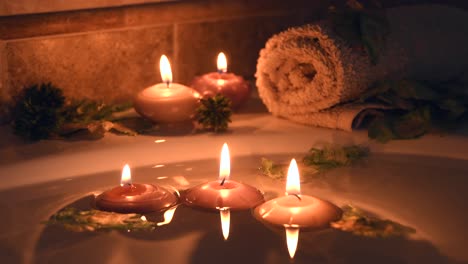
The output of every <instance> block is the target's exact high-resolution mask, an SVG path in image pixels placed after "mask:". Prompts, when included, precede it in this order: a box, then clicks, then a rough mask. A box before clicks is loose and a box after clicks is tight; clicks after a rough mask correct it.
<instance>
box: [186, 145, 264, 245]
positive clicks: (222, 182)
mask: <svg viewBox="0 0 468 264" xmlns="http://www.w3.org/2000/svg"><path fill="white" fill-rule="evenodd" d="M230 171H231V164H230V158H229V148H228V145H227V144H226V143H224V145H223V148H222V150H221V163H220V169H219V179H218V180H217V181H212V182H208V183H204V184H201V185H198V186H195V187H193V188H191V189H188V190H187V191H185V193H184V194H183V195H182V200H183V201H184V203H185V204H187V205H189V206H195V207H200V208H205V209H216V210H219V215H220V219H221V229H222V233H223V237H224V240H227V239H228V237H229V227H230V219H231V210H247V209H250V208H254V207H255V206H257V205H258V204H260V203H262V202H264V198H263V194H262V193H261V192H260V191H259V190H258V189H256V188H254V187H252V186H250V185H247V184H244V183H240V182H236V181H232V180H230V179H229V176H230Z"/></svg>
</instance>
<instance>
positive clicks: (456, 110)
mask: <svg viewBox="0 0 468 264" xmlns="http://www.w3.org/2000/svg"><path fill="white" fill-rule="evenodd" d="M438 106H439V108H440V109H442V110H445V111H448V112H449V113H450V118H451V119H457V118H458V117H460V116H461V115H463V114H464V113H465V112H466V107H465V105H463V103H461V102H459V101H458V100H455V99H452V98H447V99H443V100H442V101H440V102H439V104H438Z"/></svg>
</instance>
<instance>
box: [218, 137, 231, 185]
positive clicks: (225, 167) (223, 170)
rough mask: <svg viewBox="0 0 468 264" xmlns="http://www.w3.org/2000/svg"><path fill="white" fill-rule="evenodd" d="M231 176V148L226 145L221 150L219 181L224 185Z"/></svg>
mask: <svg viewBox="0 0 468 264" xmlns="http://www.w3.org/2000/svg"><path fill="white" fill-rule="evenodd" d="M230 174H231V161H230V157H229V147H228V145H227V144H226V143H224V145H223V148H222V149H221V162H220V164H219V180H220V182H221V183H222V184H224V182H227V181H228V180H229V175H230Z"/></svg>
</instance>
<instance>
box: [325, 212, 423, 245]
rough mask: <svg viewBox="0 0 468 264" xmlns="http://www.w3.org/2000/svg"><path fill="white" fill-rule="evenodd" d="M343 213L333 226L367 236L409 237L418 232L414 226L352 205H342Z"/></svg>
mask: <svg viewBox="0 0 468 264" xmlns="http://www.w3.org/2000/svg"><path fill="white" fill-rule="evenodd" d="M342 210H343V215H342V217H341V219H340V220H338V221H336V222H333V223H331V225H330V226H331V227H332V228H335V229H338V230H341V231H345V232H350V233H352V234H354V235H358V236H366V237H382V238H387V237H407V236H409V235H411V234H413V233H415V232H416V230H415V229H414V228H411V227H408V226H404V225H402V224H399V223H397V222H394V221H391V220H388V219H380V218H378V217H375V216H371V215H370V214H368V213H366V212H364V211H363V210H361V209H358V208H356V207H354V206H352V205H345V206H343V207H342Z"/></svg>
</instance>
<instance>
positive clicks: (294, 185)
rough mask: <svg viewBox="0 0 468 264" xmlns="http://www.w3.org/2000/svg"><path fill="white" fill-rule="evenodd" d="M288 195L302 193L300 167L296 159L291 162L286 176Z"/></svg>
mask: <svg viewBox="0 0 468 264" xmlns="http://www.w3.org/2000/svg"><path fill="white" fill-rule="evenodd" d="M286 195H301V183H300V180H299V169H298V168H297V163H296V160H295V159H292V160H291V164H289V169H288V176H287V178H286Z"/></svg>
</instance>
